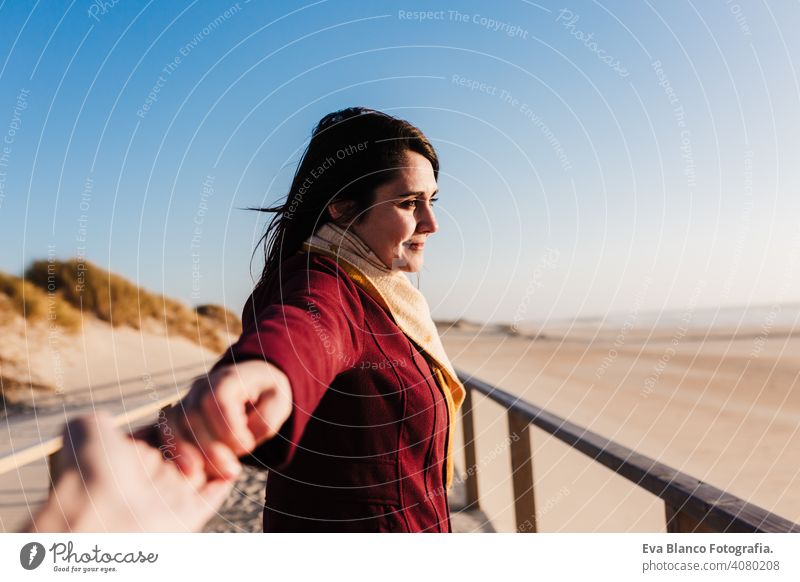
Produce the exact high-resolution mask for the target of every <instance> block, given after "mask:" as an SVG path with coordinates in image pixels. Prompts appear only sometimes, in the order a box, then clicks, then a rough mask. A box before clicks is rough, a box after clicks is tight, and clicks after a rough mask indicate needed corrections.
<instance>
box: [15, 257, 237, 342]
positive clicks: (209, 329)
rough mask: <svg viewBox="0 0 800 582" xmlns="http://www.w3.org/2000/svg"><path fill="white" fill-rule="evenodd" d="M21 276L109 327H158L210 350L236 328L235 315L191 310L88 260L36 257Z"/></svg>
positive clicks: (220, 310)
mask: <svg viewBox="0 0 800 582" xmlns="http://www.w3.org/2000/svg"><path fill="white" fill-rule="evenodd" d="M25 278H26V279H27V280H28V281H30V283H33V284H34V285H35V286H37V287H40V288H45V289H46V288H55V289H56V290H57V293H59V294H60V295H61V296H62V297H63V299H64V300H65V301H66V302H67V303H69V304H70V305H71V306H73V307H74V308H76V309H79V310H80V311H81V312H82V313H90V314H92V315H94V316H95V317H97V318H98V319H100V320H102V321H107V322H109V323H110V324H111V325H113V326H129V327H132V328H134V329H142V328H149V327H152V326H153V325H160V326H162V328H163V329H164V331H165V332H166V333H167V334H169V335H177V336H182V337H185V338H188V339H190V340H191V341H193V342H195V343H197V344H199V345H201V346H203V347H205V348H207V349H209V350H212V351H215V352H219V351H222V350H223V349H224V348H225V347H226V346H227V344H228V341H227V338H226V337H225V335H224V332H227V333H236V331H235V330H237V329H241V323H240V322H239V319H238V318H237V317H236V316H235V315H233V314H232V313H231V312H230V311H228V310H226V309H225V308H223V307H220V306H216V305H204V306H201V307H199V308H198V309H196V310H195V309H192V308H191V307H189V306H187V305H185V304H183V303H181V302H180V301H177V300H175V299H170V298H168V297H165V296H163V295H159V294H157V293H152V292H150V291H147V290H145V289H142V288H141V287H139V286H138V285H136V284H135V283H132V282H131V281H129V280H127V279H125V278H124V277H121V276H120V275H117V274H114V273H111V272H109V271H106V270H105V269H102V268H100V267H98V266H97V265H94V264H92V263H89V262H87V261H78V260H76V259H72V260H69V261H53V262H50V261H44V260H42V261H35V262H34V263H32V264H31V266H30V267H28V269H27V270H26V271H25Z"/></svg>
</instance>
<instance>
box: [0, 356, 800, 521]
mask: <svg viewBox="0 0 800 582" xmlns="http://www.w3.org/2000/svg"><path fill="white" fill-rule="evenodd" d="M459 378H460V379H461V381H462V382H463V383H464V386H465V388H466V398H465V400H464V403H463V405H462V408H461V418H462V424H463V430H464V457H465V465H466V481H465V483H464V485H465V489H466V508H473V509H478V508H479V507H480V495H479V492H478V474H477V471H478V464H477V460H476V459H477V455H476V449H475V412H474V403H473V399H472V393H473V391H474V392H478V393H480V394H483V395H485V396H487V397H489V398H490V399H491V400H493V401H494V402H496V403H497V404H500V405H501V406H503V408H505V409H506V410H507V411H508V431H509V436H510V437H511V438H510V452H511V473H512V483H513V488H514V512H515V517H516V524H517V531H525V532H536V531H537V524H536V500H535V495H534V478H533V455H532V453H531V445H530V426H531V425H533V426H536V427H538V428H540V429H542V430H544V431H545V432H547V433H548V434H551V435H553V436H554V437H556V438H558V439H560V440H562V441H564V442H565V443H567V444H568V445H569V446H571V447H572V448H574V449H575V450H578V451H580V452H581V453H583V454H585V455H587V456H588V457H590V458H591V459H592V460H593V461H595V462H597V463H600V464H601V465H604V466H606V467H608V468H609V469H611V470H612V471H614V472H616V473H617V474H618V475H620V476H622V477H625V478H626V479H628V480H629V481H631V482H632V483H633V484H634V485H636V486H638V487H641V488H642V489H645V490H647V491H649V492H650V493H652V494H654V495H656V496H658V497H660V498H661V499H663V500H664V506H665V516H666V525H667V531H668V532H795V533H800V524H796V523H794V522H791V521H789V520H787V519H785V518H783V517H781V516H779V515H776V514H774V513H770V512H769V511H767V510H765V509H763V508H761V507H758V506H756V505H753V504H752V503H748V502H746V501H744V500H742V499H740V498H738V497H736V496H734V495H731V494H729V493H726V492H725V491H722V490H720V489H717V488H716V487H714V486H712V485H709V484H707V483H703V482H702V481H699V480H697V479H695V478H694V477H691V476H690V475H687V474H685V473H682V472H680V471H678V470H676V469H673V468H672V467H669V466H667V465H664V464H663V463H659V462H658V461H655V460H653V459H651V458H649V457H646V456H644V455H641V454H639V453H636V452H635V451H632V450H631V449H628V448H626V447H623V446H622V445H619V444H617V443H615V442H613V441H610V440H608V439H606V438H604V437H601V436H600V435H598V434H596V433H593V432H591V431H589V430H586V429H584V428H581V427H580V426H578V425H575V424H573V423H571V422H569V421H567V420H565V419H563V418H560V417H558V416H556V415H555V414H552V413H550V412H547V411H546V410H543V409H541V408H538V407H536V406H534V405H533V404H530V403H528V402H525V401H523V400H520V399H519V398H518V397H516V396H514V395H513V394H510V393H508V392H505V391H503V390H500V389H499V388H495V387H494V386H492V385H490V384H487V383H486V382H482V381H481V380H478V379H476V378H473V377H471V376H468V375H466V374H464V373H463V372H459ZM178 399H179V396H172V397H170V398H166V399H163V400H158V401H154V402H150V403H148V404H146V405H144V406H140V407H138V408H135V409H133V410H130V411H128V412H126V413H125V414H122V415H119V416H117V417H115V423H116V424H117V426H126V425H127V426H130V425H132V424H133V423H134V422H137V421H139V420H142V419H145V418H147V417H149V416H151V415H153V414H155V413H156V412H158V411H159V410H160V409H161V408H163V407H164V406H167V405H169V404H172V403H174V402H175V401H177V400H178ZM61 446H62V439H61V437H56V438H53V439H50V440H48V441H45V442H42V443H40V444H37V445H34V446H31V447H29V448H27V449H23V450H21V451H16V452H14V453H13V454H11V455H9V456H6V457H2V458H0V474H3V473H5V472H8V471H11V470H15V469H19V468H20V467H22V466H23V465H26V464H28V463H31V462H33V461H36V460H38V459H41V458H44V457H48V456H50V455H52V454H54V453H55V452H57V451H58V450H59V449H60V448H61Z"/></svg>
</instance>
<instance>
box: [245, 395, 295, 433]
mask: <svg viewBox="0 0 800 582" xmlns="http://www.w3.org/2000/svg"><path fill="white" fill-rule="evenodd" d="M277 404H281V402H280V398H279V394H277V393H276V392H274V391H269V392H264V393H262V394H261V396H259V398H258V400H257V401H256V403H255V405H253V406H252V408H251V410H250V412H249V413H248V415H247V426H248V428H249V430H250V432H251V433H252V434H253V436H254V438H255V440H256V442H258V443H261V442H264V441H266V440H269V439H271V438H272V437H274V436H275V435H276V434H278V431H279V430H280V428H281V426H282V425H283V423H284V422H286V420H287V418H286V417H287V414H286V411H285V410H283V409H281V410H277V407H276V405H277ZM288 409H289V413H291V408H290V407H289V408H288Z"/></svg>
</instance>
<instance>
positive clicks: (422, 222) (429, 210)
mask: <svg viewBox="0 0 800 582" xmlns="http://www.w3.org/2000/svg"><path fill="white" fill-rule="evenodd" d="M419 212H420V214H419V218H418V219H417V232H423V233H426V234H433V233H434V232H436V231H437V230H439V223H438V222H436V215H435V214H434V213H433V207H432V206H431V205H430V204H423V205H422V207H421V210H420V211H419Z"/></svg>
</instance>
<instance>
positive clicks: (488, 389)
mask: <svg viewBox="0 0 800 582" xmlns="http://www.w3.org/2000/svg"><path fill="white" fill-rule="evenodd" d="M459 378H460V379H461V381H462V382H463V383H464V385H465V386H469V387H470V388H471V389H473V390H476V391H478V392H480V393H481V394H485V395H486V396H488V397H489V398H491V399H492V400H494V401H495V402H497V403H498V404H500V405H501V406H503V407H504V408H506V409H508V410H514V412H516V413H517V414H519V415H520V417H522V418H524V419H525V420H526V421H527V422H530V423H531V424H533V425H535V426H537V427H538V428H541V429H542V430H544V431H545V432H547V433H549V434H551V435H553V436H554V437H556V438H558V439H560V440H561V441H563V442H565V443H567V444H568V445H570V446H571V447H573V448H574V449H576V450H578V451H580V452H582V453H583V454H585V455H587V456H588V457H590V458H591V459H592V460H594V461H596V462H597V463H600V464H601V465H604V466H605V467H608V468H609V469H611V470H612V471H614V472H616V473H617V474H619V475H621V476H623V477H625V478H626V479H628V480H629V481H632V482H633V483H635V484H636V485H638V486H639V487H642V488H643V489H645V490H647V491H649V492H650V493H653V494H654V495H656V496H658V497H660V498H661V499H663V500H664V502H665V503H666V504H667V505H669V506H671V507H676V508H679V510H680V512H681V513H684V514H686V515H688V516H690V517H692V518H693V519H695V520H696V521H698V522H701V523H703V524H705V526H706V527H709V528H710V529H711V531H716V532H776V533H777V532H794V533H800V524H796V523H794V522H792V521H789V520H788V519H786V518H784V517H781V516H780V515H777V514H775V513H771V512H769V511H767V510H765V509H763V508H761V507H759V506H757V505H754V504H752V503H748V502H746V501H744V500H743V499H740V498H738V497H736V496H734V495H731V494H730V493H727V492H725V491H722V490H720V489H717V488H716V487H714V486H712V485H709V484H708V483H703V482H702V481H699V480H698V479H695V478H694V477H691V476H690V475H687V474H685V473H681V472H680V471H678V470H676V469H673V468H672V467H669V466H667V465H664V464H663V463H659V462H658V461H655V460H653V459H651V458H650V457H647V456H645V455H640V454H639V453H636V452H634V451H632V450H631V449H628V448H626V447H623V446H622V445H619V444H617V443H615V442H613V441H610V440H608V439H606V438H604V437H602V436H600V435H598V434H597V433H594V432H592V431H589V430H587V429H585V428H583V427H581V426H578V425H576V424H573V423H571V422H569V421H568V420H565V419H563V418H561V417H559V416H556V415H555V414H552V413H550V412H547V411H546V410H543V409H541V408H539V407H537V406H534V405H533V404H531V403H529V402H525V401H524V400H520V399H519V398H518V397H517V396H515V395H513V394H510V393H508V392H505V391H503V390H500V389H499V388H496V387H494V386H492V385H491V384H487V383H486V382H483V381H481V380H478V379H475V378H472V377H471V376H467V375H465V374H463V373H461V372H459Z"/></svg>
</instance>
